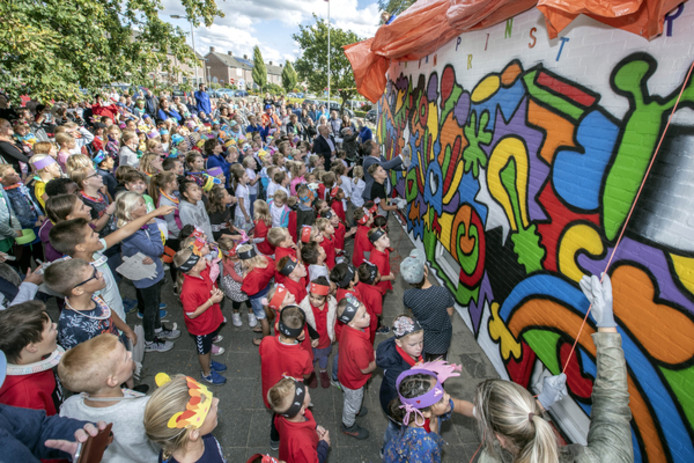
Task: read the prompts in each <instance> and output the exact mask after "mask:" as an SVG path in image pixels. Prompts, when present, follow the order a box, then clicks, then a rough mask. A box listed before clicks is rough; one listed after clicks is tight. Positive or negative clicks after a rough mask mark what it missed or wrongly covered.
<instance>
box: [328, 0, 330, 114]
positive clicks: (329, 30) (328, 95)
mask: <svg viewBox="0 0 694 463" xmlns="http://www.w3.org/2000/svg"><path fill="white" fill-rule="evenodd" d="M328 118H330V0H328Z"/></svg>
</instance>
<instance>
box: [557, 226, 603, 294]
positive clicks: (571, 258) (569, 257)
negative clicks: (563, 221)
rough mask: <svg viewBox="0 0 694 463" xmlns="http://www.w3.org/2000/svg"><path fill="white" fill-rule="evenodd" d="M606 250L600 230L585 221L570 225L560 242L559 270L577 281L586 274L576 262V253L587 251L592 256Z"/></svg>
mask: <svg viewBox="0 0 694 463" xmlns="http://www.w3.org/2000/svg"><path fill="white" fill-rule="evenodd" d="M604 250H605V247H604V246H603V245H602V240H601V239H600V234H598V231H597V230H596V229H595V228H593V227H592V226H590V225H586V224H584V223H581V224H577V225H573V226H571V227H569V228H568V229H567V230H566V232H565V233H564V235H563V236H562V238H561V242H560V243H559V272H560V273H562V274H564V275H565V276H566V277H567V278H570V279H571V280H573V281H575V282H577V283H578V282H579V281H580V280H581V278H583V275H584V274H585V273H584V272H583V270H581V269H580V268H579V266H578V263H577V262H576V254H577V253H578V252H579V251H586V252H587V253H588V254H590V255H592V256H600V255H601V254H602V253H603V252H604Z"/></svg>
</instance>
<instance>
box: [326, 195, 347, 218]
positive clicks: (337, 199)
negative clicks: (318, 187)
mask: <svg viewBox="0 0 694 463" xmlns="http://www.w3.org/2000/svg"><path fill="white" fill-rule="evenodd" d="M344 199H345V192H344V191H342V188H340V187H338V186H335V187H333V189H332V190H331V191H330V209H332V210H333V212H335V214H337V216H338V217H339V218H340V220H341V221H343V222H346V221H347V216H346V215H345V207H344V204H343V203H342V201H343V200H344Z"/></svg>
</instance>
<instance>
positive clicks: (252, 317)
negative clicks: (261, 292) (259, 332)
mask: <svg viewBox="0 0 694 463" xmlns="http://www.w3.org/2000/svg"><path fill="white" fill-rule="evenodd" d="M248 326H249V327H251V328H255V327H256V326H258V319H257V318H255V315H253V314H252V313H249V314H248Z"/></svg>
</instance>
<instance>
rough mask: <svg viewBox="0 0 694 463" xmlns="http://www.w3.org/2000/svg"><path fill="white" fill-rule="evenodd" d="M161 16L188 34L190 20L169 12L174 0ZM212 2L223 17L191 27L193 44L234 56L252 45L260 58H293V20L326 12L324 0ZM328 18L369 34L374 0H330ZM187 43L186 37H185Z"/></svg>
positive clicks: (306, 20) (307, 20) (176, 4)
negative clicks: (173, 16) (258, 50)
mask: <svg viewBox="0 0 694 463" xmlns="http://www.w3.org/2000/svg"><path fill="white" fill-rule="evenodd" d="M163 5H164V10H163V11H162V13H161V16H162V19H165V20H167V21H169V22H170V23H172V24H174V25H177V26H179V27H180V28H181V29H182V30H183V31H184V32H186V34H187V35H188V36H190V25H189V24H188V22H187V21H185V20H181V19H171V18H170V17H169V16H170V15H172V14H173V15H182V16H184V15H185V11H184V10H183V8H182V7H181V4H180V1H179V0H164V1H163ZM217 7H218V8H219V9H220V10H222V11H224V13H225V15H226V16H225V17H224V18H216V19H215V22H214V24H213V25H212V26H210V27H205V26H201V27H198V28H196V29H195V49H196V51H197V52H198V53H200V54H201V55H203V56H204V55H205V54H207V52H208V51H209V48H210V46H213V47H215V51H218V52H221V53H226V52H227V51H231V52H232V53H233V54H234V55H235V56H243V55H248V56H249V57H251V56H252V54H253V47H254V46H255V45H258V46H259V47H260V50H261V52H262V53H263V58H264V59H265V61H272V62H273V64H278V63H280V62H282V63H283V62H284V61H285V60H287V59H289V60H294V59H296V58H297V57H298V56H299V55H300V50H299V48H298V47H297V45H296V43H295V42H294V40H293V39H292V34H293V33H295V32H298V30H299V27H298V26H299V24H311V23H312V22H313V18H312V16H311V14H312V13H315V14H316V15H317V16H319V17H321V18H327V14H328V4H327V3H326V2H325V1H324V0H226V1H225V0H217ZM330 17H331V23H332V24H333V25H334V26H336V27H339V28H341V29H346V30H351V31H354V32H355V33H357V35H359V36H360V37H363V38H367V37H371V36H373V35H374V34H375V32H376V29H377V28H378V6H377V3H376V0H331V4H330ZM188 43H190V38H189V39H188Z"/></svg>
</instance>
